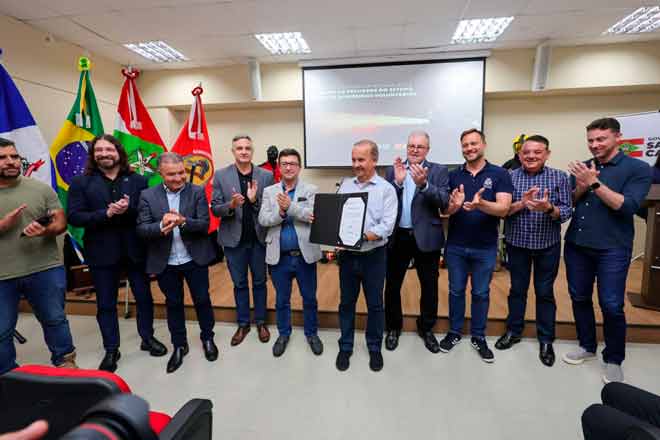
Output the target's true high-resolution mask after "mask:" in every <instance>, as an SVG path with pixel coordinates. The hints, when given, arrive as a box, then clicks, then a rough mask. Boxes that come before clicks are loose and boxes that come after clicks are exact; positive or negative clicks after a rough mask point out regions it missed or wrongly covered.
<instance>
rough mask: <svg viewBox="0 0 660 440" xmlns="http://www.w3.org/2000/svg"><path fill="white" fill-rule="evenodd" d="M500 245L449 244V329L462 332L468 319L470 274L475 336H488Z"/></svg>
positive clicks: (447, 251)
mask: <svg viewBox="0 0 660 440" xmlns="http://www.w3.org/2000/svg"><path fill="white" fill-rule="evenodd" d="M496 256H497V248H496V247H492V248H490V249H478V248H468V247H463V246H455V245H448V246H447V249H446V250H445V261H446V262H447V270H448V272H449V331H450V332H451V333H455V334H457V335H460V334H461V333H462V332H463V322H464V321H465V286H466V285H467V279H468V275H470V274H471V282H472V292H471V293H472V319H471V320H470V323H471V330H470V332H471V333H472V337H474V338H478V339H484V338H485V335H486V322H487V321H488V306H489V304H490V298H489V293H490V280H491V279H492V277H493V270H494V269H495V259H496Z"/></svg>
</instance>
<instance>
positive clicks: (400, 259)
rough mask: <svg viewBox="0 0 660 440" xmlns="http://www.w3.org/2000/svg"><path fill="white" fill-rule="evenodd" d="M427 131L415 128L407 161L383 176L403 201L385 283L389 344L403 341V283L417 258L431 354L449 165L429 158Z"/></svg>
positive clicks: (422, 323) (421, 322) (422, 320)
mask: <svg viewBox="0 0 660 440" xmlns="http://www.w3.org/2000/svg"><path fill="white" fill-rule="evenodd" d="M429 149H430V142H429V135H428V134H427V133H426V132H423V131H414V132H412V133H410V136H408V144H407V149H406V151H407V156H406V161H405V162H404V161H402V160H401V158H399V157H397V158H396V160H395V161H394V166H393V167H389V168H388V169H387V171H386V173H385V179H386V180H387V181H388V182H390V183H392V185H394V189H395V190H396V193H397V197H398V200H399V212H398V215H397V222H396V225H397V226H396V228H395V230H394V234H393V235H392V240H391V241H390V243H389V246H388V250H387V283H386V284H385V326H386V328H387V336H386V337H385V348H387V349H388V350H394V349H396V347H397V346H398V345H399V336H400V335H401V328H402V325H403V313H402V310H401V285H402V284H403V279H404V278H405V276H406V271H407V270H408V265H409V264H410V260H411V259H412V258H414V259H415V267H416V268H417V277H418V278H419V284H420V286H421V296H420V300H419V310H420V316H419V318H417V333H418V334H419V336H420V337H421V338H422V340H423V341H424V346H426V348H427V349H428V350H429V351H430V352H431V353H437V352H438V351H440V347H439V345H438V340H437V339H436V337H435V335H434V334H433V327H434V326H435V322H436V320H437V317H438V266H439V263H440V252H441V251H442V247H443V245H444V244H445V237H444V233H443V231H442V221H441V219H440V218H439V217H438V210H444V209H445V208H446V207H447V199H448V197H449V196H448V194H447V185H448V175H447V167H445V166H443V165H439V164H437V163H433V162H429V161H427V160H426V155H427V154H428V153H429Z"/></svg>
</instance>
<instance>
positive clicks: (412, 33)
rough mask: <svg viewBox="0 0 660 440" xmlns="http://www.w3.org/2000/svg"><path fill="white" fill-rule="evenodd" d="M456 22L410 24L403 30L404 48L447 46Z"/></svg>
mask: <svg viewBox="0 0 660 440" xmlns="http://www.w3.org/2000/svg"><path fill="white" fill-rule="evenodd" d="M457 25H458V21H444V22H438V23H436V24H427V23H411V24H407V25H406V26H405V27H404V29H403V42H402V46H403V47H404V48H425V47H436V46H443V45H447V44H449V43H450V42H451V37H452V36H453V35H454V31H455V30H456V26H457Z"/></svg>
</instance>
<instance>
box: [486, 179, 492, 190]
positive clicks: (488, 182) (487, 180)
mask: <svg viewBox="0 0 660 440" xmlns="http://www.w3.org/2000/svg"><path fill="white" fill-rule="evenodd" d="M484 188H486V189H493V181H492V180H491V178H490V177H486V180H484Z"/></svg>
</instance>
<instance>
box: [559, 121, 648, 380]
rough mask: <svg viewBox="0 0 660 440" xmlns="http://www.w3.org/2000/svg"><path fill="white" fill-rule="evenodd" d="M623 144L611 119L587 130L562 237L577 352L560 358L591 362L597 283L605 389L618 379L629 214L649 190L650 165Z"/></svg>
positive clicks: (623, 348)
mask: <svg viewBox="0 0 660 440" xmlns="http://www.w3.org/2000/svg"><path fill="white" fill-rule="evenodd" d="M620 139H621V126H620V125H619V122H618V121H617V120H616V119H613V118H603V119H597V120H595V121H593V122H592V123H591V124H589V125H588V126H587V144H588V146H589V151H590V152H591V154H592V155H593V159H589V160H588V161H586V162H573V163H571V164H569V167H568V171H569V172H570V173H571V176H572V177H571V183H572V186H573V204H574V206H575V211H574V213H573V219H572V220H571V224H570V226H569V227H568V231H567V232H566V238H565V240H566V244H565V246H564V260H565V262H566V278H567V279H568V291H569V293H570V295H571V300H572V302H573V314H574V316H575V327H576V330H577V336H578V342H579V346H578V348H577V349H576V350H575V351H573V352H570V353H566V354H565V355H564V357H563V359H564V361H565V362H567V363H569V364H573V365H577V364H581V363H582V362H584V361H586V360H590V359H594V358H595V357H596V346H597V341H596V320H595V317H594V306H593V301H592V295H593V285H594V280H596V281H597V283H598V303H599V304H600V308H601V311H602V312H603V333H604V335H605V349H604V350H603V361H604V362H605V371H604V374H603V381H604V382H605V383H608V382H622V381H623V370H622V368H621V363H622V362H623V359H624V358H625V354H626V316H625V314H624V311H623V302H624V292H625V289H626V278H627V276H628V268H629V266H630V256H631V254H632V243H633V237H634V235H635V229H634V225H633V216H634V215H635V212H637V209H639V206H640V204H641V203H642V201H643V200H644V198H645V197H646V195H647V194H648V192H649V188H650V186H651V169H650V167H649V166H648V165H647V164H646V163H644V162H642V161H641V160H638V159H634V158H632V157H630V156H626V155H625V154H623V153H622V152H621V151H619V140H620Z"/></svg>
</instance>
